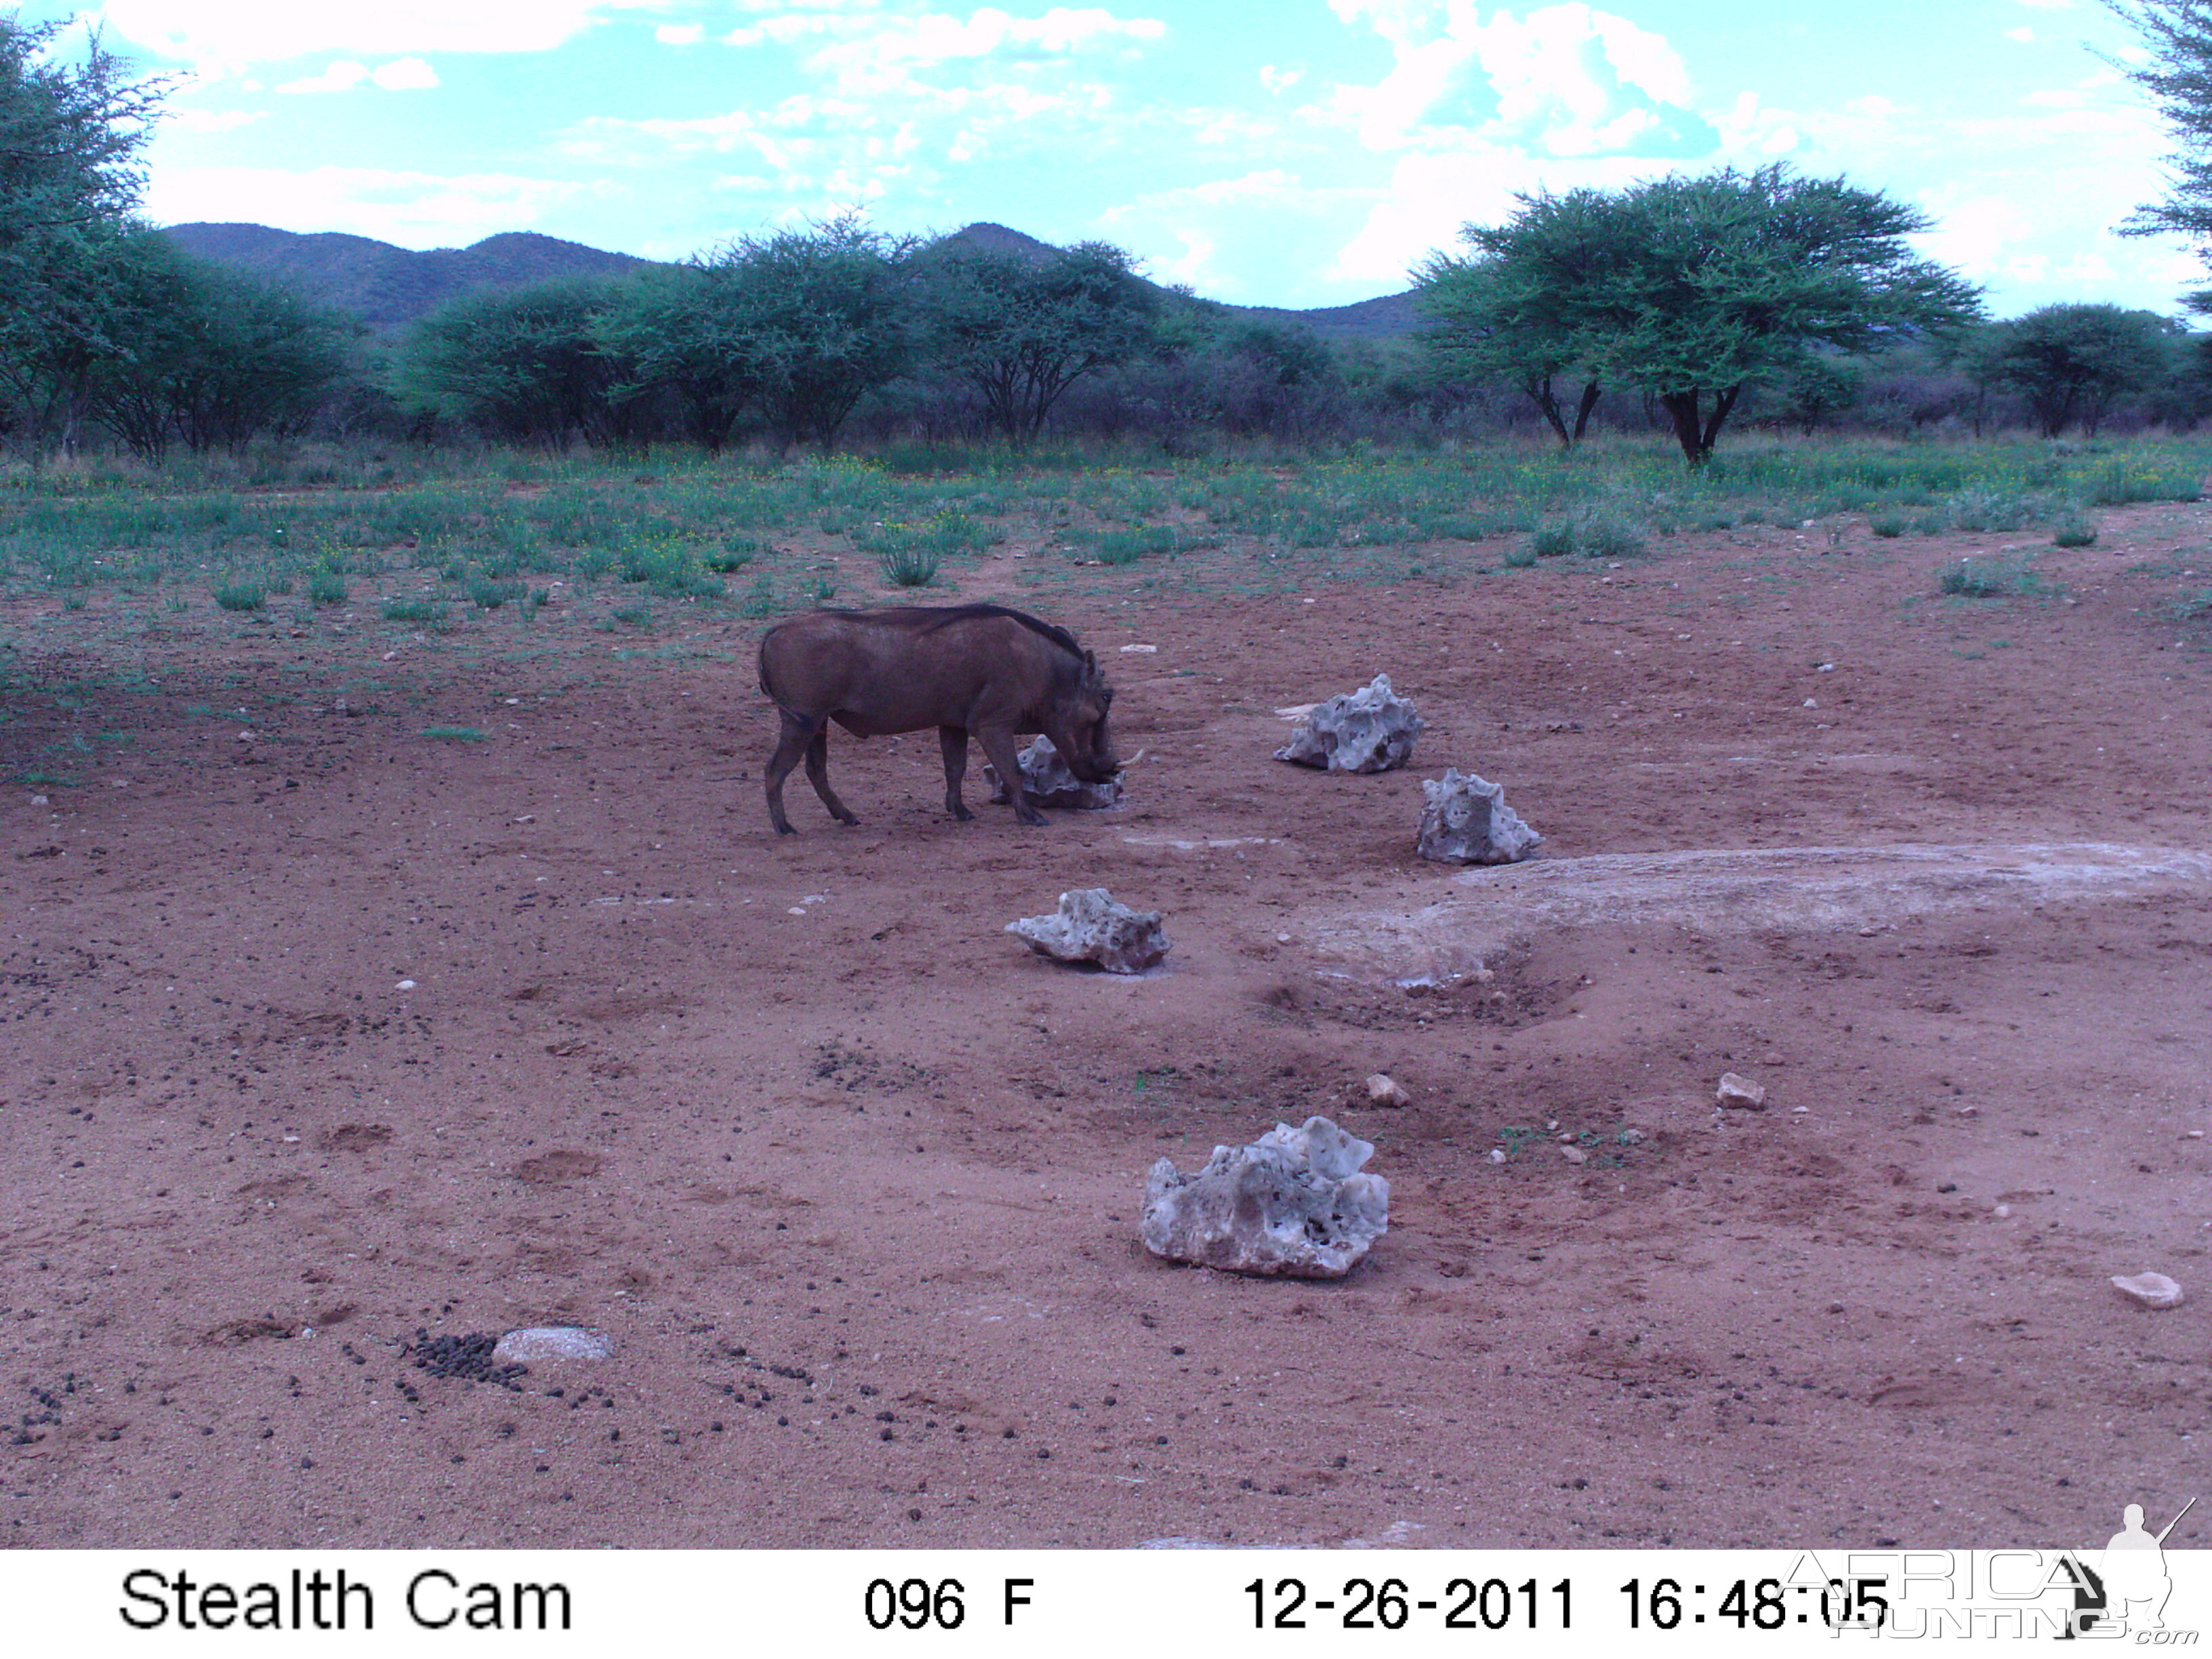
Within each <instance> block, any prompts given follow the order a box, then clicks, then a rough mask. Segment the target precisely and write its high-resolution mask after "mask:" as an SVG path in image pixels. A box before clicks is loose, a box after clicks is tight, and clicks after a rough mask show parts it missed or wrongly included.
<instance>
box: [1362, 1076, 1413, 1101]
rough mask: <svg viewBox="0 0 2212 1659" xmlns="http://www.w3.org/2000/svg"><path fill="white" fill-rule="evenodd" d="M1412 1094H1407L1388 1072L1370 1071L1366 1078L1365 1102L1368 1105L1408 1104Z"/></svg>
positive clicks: (1411, 1099)
mask: <svg viewBox="0 0 2212 1659" xmlns="http://www.w3.org/2000/svg"><path fill="white" fill-rule="evenodd" d="M1367 1103H1368V1104H1369V1105H1370V1106H1409V1105H1411V1104H1412V1103H1413V1096H1411V1095H1409V1094H1407V1092H1406V1091H1405V1090H1404V1089H1403V1088H1401V1086H1400V1085H1398V1084H1397V1083H1396V1081H1395V1080H1394V1079H1392V1078H1391V1076H1390V1074H1389V1073H1388V1072H1372V1073H1369V1074H1368V1078H1367Z"/></svg>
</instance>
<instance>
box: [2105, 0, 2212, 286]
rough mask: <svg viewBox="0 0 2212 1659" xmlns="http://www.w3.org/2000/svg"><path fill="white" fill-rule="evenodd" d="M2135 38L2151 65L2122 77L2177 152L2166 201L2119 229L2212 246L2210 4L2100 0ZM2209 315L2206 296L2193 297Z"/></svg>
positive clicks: (2178, 0) (2209, 1)
mask: <svg viewBox="0 0 2212 1659" xmlns="http://www.w3.org/2000/svg"><path fill="white" fill-rule="evenodd" d="M2104 4H2105V9H2106V10H2107V11H2109V12H2111V13H2112V15H2114V16H2116V17H2118V18H2119V19H2120V20H2121V21H2124V22H2126V23H2129V24H2130V25H2132V26H2133V27H2134V28H2135V29H2136V32H2137V33H2140V34H2141V35H2142V39H2143V44H2144V46H2147V47H2148V49H2149V51H2150V54H2151V58H2152V61H2151V62H2150V63H2148V64H2143V65H2142V66H2140V67H2136V68H2132V69H2130V68H2127V67H2125V66H2124V65H2123V66H2121V69H2122V72H2123V73H2124V74H2125V75H2126V76H2128V78H2129V79H2130V80H2131V81H2133V82H2135V83H2136V85H2137V86H2139V87H2141V88H2142V89H2143V90H2144V91H2146V92H2148V94H2150V95H2151V99H2152V101H2153V102H2154V103H2155V104H2156V105H2157V106H2158V112H2159V113H2160V115H2161V116H2162V117H2164V118H2165V120H2166V126H2167V128H2168V130H2169V131H2171V132H2172V135H2173V138H2174V142H2175V143H2177V144H2178V145H2179V147H2180V148H2179V153H2178V154H2176V155H2174V157H2173V158H2172V167H2173V173H2172V177H2171V178H2170V179H2169V181H2168V190H2167V193H2166V200H2164V201H2163V202H2158V203H2146V204H2143V205H2142V206H2141V207H2139V208H2137V209H2136V214H2135V216H2134V217H2133V218H2132V219H2130V220H2129V221H2128V222H2126V223H2124V224H2123V225H2122V226H2120V234H2122V235H2124V236H2155V235H2159V234H2162V233H2166V232H2176V233H2179V234H2181V235H2183V236H2186V237H2187V238H2189V239H2190V240H2191V241H2193V242H2195V243H2197V244H2198V245H2199V246H2204V245H2206V244H2208V243H2212V0H2104ZM2195 297H2196V299H2197V300H2198V301H2204V302H2205V303H2204V304H2202V305H2199V306H2197V309H2200V310H2203V309H2212V295H2197V296H2195Z"/></svg>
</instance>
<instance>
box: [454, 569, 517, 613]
mask: <svg viewBox="0 0 2212 1659" xmlns="http://www.w3.org/2000/svg"><path fill="white" fill-rule="evenodd" d="M529 591H530V585H529V583H527V582H519V581H495V580H493V579H492V578H491V577H489V576H478V577H476V578H474V579H473V580H471V581H470V583H469V586H468V593H469V599H470V600H471V602H472V603H473V604H474V605H476V606H477V609H478V610H480V611H496V610H498V609H499V608H500V606H501V605H505V604H506V603H507V601H508V600H509V599H520V598H522V596H523V595H524V594H526V593H527V592H529Z"/></svg>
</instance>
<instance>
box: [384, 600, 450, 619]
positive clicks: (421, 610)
mask: <svg viewBox="0 0 2212 1659" xmlns="http://www.w3.org/2000/svg"><path fill="white" fill-rule="evenodd" d="M381 614H382V616H383V617H384V620H385V621H386V622H396V623H441V622H443V621H444V620H445V619H446V607H445V606H444V605H439V604H437V603H436V602H435V601H434V600H430V599H386V601H385V602H384V605H383V607H382V611H381Z"/></svg>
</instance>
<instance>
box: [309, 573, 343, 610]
mask: <svg viewBox="0 0 2212 1659" xmlns="http://www.w3.org/2000/svg"><path fill="white" fill-rule="evenodd" d="M307 600H308V603H309V604H311V605H343V604H344V603H345V602H346V581H345V578H344V577H343V576H342V575H340V574H338V573H337V571H335V570H318V571H316V572H315V573H314V574H313V575H311V576H309V577H308V578H307Z"/></svg>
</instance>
